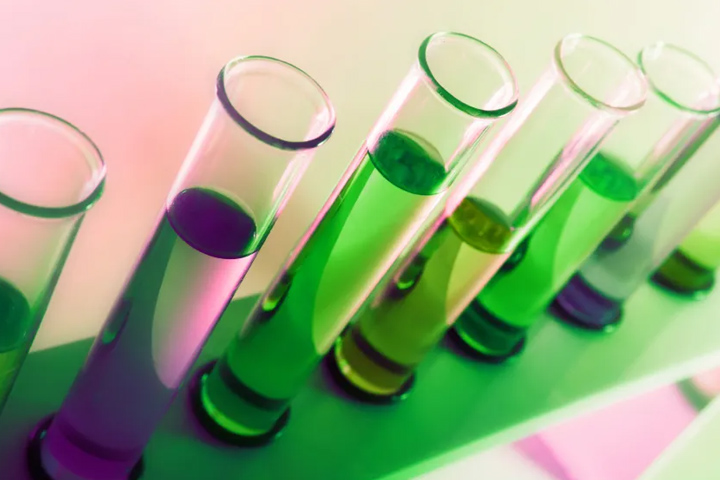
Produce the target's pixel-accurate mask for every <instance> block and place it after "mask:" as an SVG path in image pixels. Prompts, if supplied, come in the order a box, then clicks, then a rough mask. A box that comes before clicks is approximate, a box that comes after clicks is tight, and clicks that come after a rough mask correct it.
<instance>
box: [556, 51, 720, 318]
mask: <svg viewBox="0 0 720 480" xmlns="http://www.w3.org/2000/svg"><path fill="white" fill-rule="evenodd" d="M640 62H641V64H644V65H645V70H646V72H647V75H648V77H649V79H650V83H651V85H652V88H653V91H654V93H655V95H654V97H656V100H655V102H656V103H657V104H659V105H663V106H664V111H665V112H667V114H666V115H667V116H668V118H669V117H670V114H671V113H673V114H674V117H675V119H676V124H675V126H676V127H677V128H675V129H674V132H673V131H672V130H671V131H670V132H669V135H668V136H667V137H668V139H669V140H670V143H674V144H676V145H679V146H680V147H681V149H680V153H679V155H676V156H675V159H674V160H673V161H672V164H671V166H670V168H669V169H668V170H666V172H663V173H662V175H660V177H659V180H658V181H657V182H656V185H655V186H653V187H652V193H651V195H650V197H651V198H650V199H649V201H648V200H645V201H644V202H643V203H644V205H642V208H640V209H637V208H636V209H634V210H635V211H636V212H637V211H639V212H640V214H639V215H637V216H636V217H634V218H633V221H632V225H633V228H632V234H631V235H630V236H629V237H628V238H626V239H625V240H624V242H622V243H619V244H615V245H611V246H610V248H608V246H607V245H606V242H603V244H601V245H600V247H598V249H597V250H596V251H595V253H594V254H593V255H592V256H590V258H588V259H587V261H586V262H585V263H584V264H583V265H582V267H581V268H580V269H579V271H578V273H577V274H576V275H575V276H574V277H573V278H572V280H571V281H570V282H568V284H567V285H566V286H565V288H564V289H563V290H562V292H560V294H558V296H557V298H556V302H555V306H556V307H557V308H556V310H558V311H559V313H560V314H561V315H560V316H561V318H563V319H564V320H566V321H569V322H570V323H572V324H574V325H578V326H580V327H583V328H587V329H592V330H611V329H612V328H614V326H615V325H616V324H617V322H619V321H620V319H621V317H622V304H623V303H624V301H625V300H626V299H627V298H628V297H629V296H630V295H631V294H632V293H633V292H634V291H635V290H637V288H638V287H639V286H640V285H641V284H642V283H643V282H644V281H645V280H646V279H647V277H648V276H649V275H650V274H651V273H652V272H653V271H654V270H655V269H656V268H658V266H659V265H660V264H661V262H662V261H663V260H664V259H666V258H667V256H668V254H670V252H671V251H672V249H673V248H675V246H677V244H678V243H679V242H680V241H681V240H682V238H683V237H684V236H686V235H687V233H688V232H689V231H690V229H691V228H692V227H693V225H695V224H696V223H697V222H698V220H700V219H701V218H702V216H703V215H704V214H705V213H707V211H708V210H709V209H710V208H711V207H712V206H713V205H714V204H716V203H717V202H718V200H720V190H718V188H717V187H716V185H715V179H716V178H718V176H720V156H719V155H718V152H720V135H717V134H715V133H714V132H715V130H716V129H717V126H718V118H717V114H718V112H720V87H719V86H718V85H719V84H718V77H717V76H716V75H715V74H714V72H713V71H712V70H711V68H710V67H709V66H708V65H707V64H706V63H704V62H703V61H702V60H700V59H699V58H697V57H695V56H694V55H692V54H690V53H689V52H686V51H684V50H682V49H680V48H678V47H673V46H670V45H664V44H659V45H656V46H653V47H649V48H648V49H646V50H644V51H643V53H642V54H641V56H640ZM661 89H662V90H661ZM641 115H642V113H641ZM657 115H659V109H658V113H657ZM677 132H679V133H680V134H674V133H677ZM687 133H692V134H691V135H690V136H689V137H688V136H687V135H686V134H687ZM704 142H706V143H704ZM676 165H681V168H676ZM658 185H660V186H661V188H658ZM719 212H720V210H719ZM709 218H710V217H709ZM719 233H720V232H719ZM709 243H712V242H709ZM672 258H673V260H671V261H669V262H668V263H669V264H670V265H672V262H673V261H674V260H675V258H677V256H674V257H672ZM706 278H707V277H706Z"/></svg>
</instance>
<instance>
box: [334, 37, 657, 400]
mask: <svg viewBox="0 0 720 480" xmlns="http://www.w3.org/2000/svg"><path fill="white" fill-rule="evenodd" d="M645 90H646V85H645V79H644V78H643V76H642V74H641V73H640V72H639V70H638V69H637V68H636V66H635V65H633V63H632V61H630V60H629V59H628V58H627V57H625V56H624V55H623V54H621V53H620V52H618V51H617V50H615V49H614V48H613V47H611V46H609V45H607V44H605V43H604V42H602V41H599V40H596V39H594V38H592V37H586V36H579V35H571V36H568V37H565V38H564V39H563V40H562V41H560V42H559V43H558V44H557V46H556V49H555V55H554V57H553V58H552V62H551V65H550V68H549V69H547V70H546V71H545V72H544V74H543V75H541V77H540V78H539V79H538V81H537V82H536V83H535V86H534V87H533V89H532V90H531V91H530V92H529V93H528V94H527V96H525V97H524V98H523V99H522V100H521V101H520V104H519V105H518V107H517V109H516V110H515V112H514V113H513V115H512V116H511V117H510V119H508V121H507V122H506V123H505V125H504V126H503V128H502V130H500V132H498V133H497V135H496V136H495V137H494V138H493V140H492V142H491V143H490V145H489V146H488V147H487V149H486V150H484V151H483V155H482V157H481V158H480V160H479V161H478V164H477V166H476V168H475V170H474V171H473V172H472V173H470V174H469V175H468V176H467V177H466V178H464V179H463V181H462V182H460V184H459V185H458V187H457V188H456V189H454V190H453V192H452V193H451V194H450V196H449V198H448V201H447V205H446V208H445V210H444V212H443V214H442V215H441V216H440V217H439V218H438V219H437V220H436V221H435V223H434V225H433V226H432V227H431V228H430V229H429V230H428V231H427V232H426V233H425V234H424V235H423V236H422V237H421V238H420V240H419V241H418V242H416V243H415V244H414V245H413V248H412V249H411V251H410V253H409V254H408V255H407V256H405V257H404V258H403V259H402V260H401V261H400V262H398V266H397V267H396V268H393V269H391V270H390V272H389V274H388V275H387V276H386V278H385V279H384V281H383V282H382V283H381V284H380V285H379V286H378V288H377V289H376V291H375V293H374V294H373V296H372V297H371V298H370V300H369V301H368V303H367V304H366V305H365V307H364V308H362V309H361V310H360V312H359V313H358V316H357V320H356V321H355V322H354V323H353V325H352V326H351V327H350V329H349V330H348V331H346V332H345V333H344V334H343V336H342V337H340V339H339V340H338V342H337V343H336V344H335V348H334V357H333V360H334V362H333V363H332V364H331V365H333V366H334V367H335V368H334V369H333V371H334V372H335V378H336V379H337V380H339V382H340V385H341V386H343V387H344V388H345V389H346V390H347V391H348V392H349V393H351V394H353V395H354V396H356V397H358V398H360V399H363V400H366V401H370V402H387V401H391V400H395V399H398V398H402V397H403V396H404V395H405V393H406V392H408V391H409V390H408V389H409V386H410V385H411V382H412V381H413V376H414V372H415V370H416V368H417V366H418V365H419V364H420V362H421V361H422V360H423V358H425V356H426V354H427V353H428V352H429V351H430V349H432V348H433V347H434V346H435V345H436V344H437V343H438V342H439V341H440V340H441V339H442V337H443V336H444V335H445V333H446V331H447V329H448V328H450V326H451V325H452V324H453V322H454V321H455V320H456V319H457V317H458V316H459V315H460V314H461V313H462V311H463V310H464V309H465V307H467V306H468V304H469V303H470V302H471V301H472V299H473V298H474V297H475V296H476V295H477V294H478V292H479V291H480V290H481V289H482V288H483V286H484V285H485V284H486V283H487V281H488V280H489V279H490V278H491V277H492V275H493V274H494V273H495V272H496V271H497V270H498V269H499V268H500V267H501V265H503V262H504V261H506V260H509V255H510V252H512V251H513V250H514V249H516V250H517V252H519V253H520V254H522V251H523V249H522V248H521V247H520V246H519V245H521V244H522V245H526V244H525V243H524V242H523V239H524V238H525V236H526V235H527V233H528V231H530V230H531V229H532V227H533V226H534V225H535V224H536V223H537V222H538V220H539V219H540V218H541V217H542V215H543V214H544V213H545V212H546V211H547V210H548V208H549V207H550V206H551V205H552V204H553V202H554V201H555V200H556V199H557V198H558V197H559V195H560V194H561V193H562V192H563V190H564V189H565V188H566V187H567V186H568V185H569V184H570V182H571V181H572V180H573V179H574V178H575V177H576V176H577V174H578V172H579V171H580V170H581V167H582V166H583V165H584V164H585V163H586V162H587V161H588V160H589V159H590V157H591V155H592V152H593V151H594V150H595V148H596V146H597V144H598V143H599V142H600V141H601V140H602V139H603V137H605V135H607V133H608V132H609V131H611V130H612V129H613V128H614V126H615V124H616V123H617V122H618V120H619V119H621V118H623V117H625V116H626V115H627V114H629V113H631V112H633V111H634V110H636V109H637V108H640V106H641V105H642V104H643V101H644V97H645ZM521 256H522V255H520V257H521Z"/></svg>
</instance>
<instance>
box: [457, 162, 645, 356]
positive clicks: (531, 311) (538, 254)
mask: <svg viewBox="0 0 720 480" xmlns="http://www.w3.org/2000/svg"><path fill="white" fill-rule="evenodd" d="M619 164H620V162H617V161H613V159H611V158H609V157H607V156H605V155H603V154H602V153H599V154H597V155H596V156H595V158H593V159H592V160H591V162H590V163H589V164H588V166H587V167H585V169H584V170H583V171H582V173H581V174H580V176H579V177H578V178H577V179H576V180H575V181H574V182H573V183H572V184H571V185H570V187H569V188H568V189H567V190H566V191H565V192H564V193H563V194H562V195H561V196H560V198H559V199H558V200H557V202H556V203H555V204H554V205H553V206H552V207H551V208H550V210H549V211H548V213H547V214H546V215H545V216H544V217H543V219H542V220H541V221H540V222H539V223H538V225H537V226H536V228H535V229H534V231H533V233H532V239H531V241H530V242H529V244H528V249H527V252H526V253H525V256H524V258H523V259H522V261H521V262H520V263H519V264H518V265H516V266H515V268H513V269H512V270H511V271H509V272H499V273H498V274H497V275H496V276H495V277H494V278H493V279H492V280H491V281H490V282H489V283H488V284H487V286H486V287H485V288H484V289H483V290H482V292H481V293H480V295H479V296H478V300H479V302H480V304H481V305H482V308H484V310H486V311H487V312H489V313H490V314H491V315H492V316H494V317H495V320H496V321H499V322H502V323H504V324H506V325H509V326H511V327H515V328H521V329H524V328H527V327H529V326H530V325H531V324H532V323H533V321H534V320H535V319H536V318H537V317H538V315H539V314H540V312H541V311H542V310H543V309H545V308H546V307H547V306H548V304H549V303H550V301H551V300H552V298H553V297H554V295H555V294H556V293H557V292H558V290H559V289H560V288H562V287H563V285H564V284H565V283H566V282H567V281H568V280H569V278H570V276H571V275H572V274H573V273H574V272H575V270H576V269H577V268H578V267H579V266H580V264H581V263H582V262H583V261H584V260H585V259H586V258H587V257H588V256H589V255H590V254H591V253H592V252H593V251H594V250H595V248H596V247H597V246H598V245H599V243H600V242H601V241H602V239H603V238H604V237H605V236H606V235H607V233H608V232H609V231H610V230H611V229H612V227H613V226H614V225H615V224H616V223H617V222H618V221H619V220H620V218H621V217H622V215H623V214H624V213H625V211H626V209H627V207H628V205H629V203H630V202H631V201H632V200H633V199H634V198H635V197H636V196H637V193H638V188H637V185H636V182H635V180H634V179H633V177H632V176H631V175H630V174H628V173H627V172H625V171H624V170H623V169H622V168H621V167H619V166H618V165H619ZM477 318H479V317H478V316H476V315H475V316H472V317H471V316H463V317H462V318H461V319H460V320H459V321H458V322H457V324H456V331H457V332H458V334H460V335H461V337H464V338H466V340H468V339H469V340H471V341H473V342H475V343H477V344H478V345H481V344H482V339H481V338H474V337H477V336H478V334H474V333H473V332H479V331H480V330H478V327H477V326H475V325H473V323H475V322H476V320H473V319H477ZM486 327H487V326H483V329H484V328H486ZM516 341H517V336H516V335H515V336H514V337H513V338H512V339H509V340H508V344H507V345H504V346H503V347H498V348H499V350H506V351H495V352H492V353H493V354H498V355H499V354H504V353H508V351H509V349H511V348H512V347H513V346H514V344H515V342H516ZM468 343H470V342H468Z"/></svg>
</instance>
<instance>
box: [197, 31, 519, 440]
mask: <svg viewBox="0 0 720 480" xmlns="http://www.w3.org/2000/svg"><path fill="white" fill-rule="evenodd" d="M517 96H518V92H517V86H516V83H515V79H514V76H513V74H512V72H511V70H510V68H509V66H508V65H507V64H506V62H505V60H504V59H503V58H502V57H501V56H500V54H498V53H497V52H496V51H495V50H494V49H492V48H491V47H489V46H488V45H486V44H484V43H482V42H480V41H478V40H476V39H474V38H471V37H468V36H465V35H462V34H458V33H436V34H434V35H431V36H430V37H428V38H427V39H426V40H425V41H424V42H423V43H422V45H421V46H420V49H419V56H418V59H417V62H416V63H415V64H414V65H413V66H412V68H411V70H410V72H409V74H408V75H407V76H406V77H405V79H404V81H403V82H402V83H401V85H400V87H399V88H398V90H397V91H396V93H395V95H394V96H393V98H392V100H391V101H390V104H389V105H388V107H386V109H385V111H384V112H383V114H382V115H381V117H380V119H379V120H378V122H377V123H376V124H375V126H374V127H373V129H372V131H371V133H370V135H369V136H368V138H367V140H366V143H365V145H363V147H362V148H361V150H360V151H359V152H358V153H357V155H356V156H355V158H354V159H353V161H352V162H351V164H350V166H349V168H348V169H347V171H346V172H345V175H344V176H343V178H342V179H341V181H340V183H339V185H338V186H337V187H336V188H335V190H334V191H333V193H332V194H331V196H330V198H329V199H328V200H327V202H326V203H325V205H324V206H323V208H322V210H321V212H320V213H319V215H318V216H317V217H316V219H315V221H314V222H313V224H312V226H311V227H310V229H309V230H308V231H307V232H306V234H305V235H304V236H303V238H302V239H301V241H300V243H299V245H298V246H297V247H296V248H295V249H294V250H293V252H292V253H291V255H290V258H289V259H288V260H287V262H286V263H285V265H284V267H283V268H282V270H281V271H280V272H279V274H278V275H277V277H276V278H275V280H274V281H273V283H272V284H271V286H270V288H269V289H268V291H267V292H266V293H265V294H264V295H263V296H262V297H261V299H260V301H259V302H258V304H257V305H256V306H255V308H254V310H253V311H252V313H251V314H250V319H249V321H248V323H247V324H246V326H245V328H244V330H243V331H242V332H240V333H239V335H238V336H237V337H236V338H235V339H234V340H233V341H232V342H231V344H230V346H229V348H228V349H227V350H226V351H225V353H224V354H223V355H222V356H221V358H220V359H219V360H218V362H217V364H216V366H215V367H214V368H212V370H210V368H211V367H208V368H207V369H205V370H203V371H201V372H199V375H198V377H197V379H198V382H197V383H198V388H197V389H195V393H194V399H195V400H194V405H195V413H196V415H197V416H198V418H199V419H200V421H201V422H202V423H203V424H204V425H205V426H206V428H207V429H208V431H209V432H211V433H212V434H213V435H215V436H216V437H217V438H220V439H222V440H225V441H227V442H229V443H234V444H238V445H247V444H259V443H264V442H267V441H269V440H270V439H272V438H274V437H275V436H276V434H277V433H279V431H281V429H282V427H283V425H284V424H285V423H286V421H287V418H288V412H289V410H288V405H289V402H290V401H291V399H292V398H293V397H294V396H295V395H296V394H297V392H298V391H299V390H300V388H301V387H302V385H304V384H305V382H306V381H307V378H308V377H309V375H310V373H311V372H312V370H313V369H314V368H315V367H316V365H317V364H318V362H319V361H320V359H321V358H322V357H323V355H325V354H326V353H327V352H328V350H329V349H330V347H331V346H332V343H333V341H334V340H335V338H336V337H337V335H338V334H339V333H340V331H341V330H342V329H343V328H344V327H345V325H346V324H347V322H348V321H349V320H350V318H351V317H352V315H353V314H354V313H355V311H356V309H357V308H358V307H359V306H360V305H361V304H362V302H363V301H364V300H365V298H366V297H367V295H368V294H369V293H370V291H371V290H372V288H373V287H374V286H375V285H376V284H377V282H378V281H379V280H380V278H381V277H382V275H383V274H384V273H385V271H386V270H387V268H388V267H389V266H390V265H391V264H392V262H393V261H394V260H395V259H396V258H397V257H398V256H399V255H400V253H401V251H402V250H403V249H404V248H405V247H406V246H407V244H408V243H409V242H410V241H411V239H412V238H413V236H414V235H416V233H417V231H418V230H419V228H420V227H421V225H423V224H424V222H425V221H426V219H427V217H428V216H429V215H430V213H431V212H432V211H433V209H434V207H435V206H436V205H437V204H438V202H439V201H440V199H441V197H442V194H443V193H444V192H445V190H446V189H447V188H448V186H449V185H450V184H451V183H452V182H453V180H454V179H455V177H456V176H457V174H458V172H459V171H460V170H461V168H462V167H463V165H464V164H465V162H466V160H467V159H468V157H469V154H470V153H471V152H472V151H473V149H474V148H475V146H476V145H477V143H478V141H479V139H480V137H481V135H482V134H483V133H484V132H485V131H486V130H487V128H488V127H489V126H490V125H491V124H492V123H493V122H495V121H496V120H497V118H499V117H501V116H502V115H505V114H507V113H508V112H510V111H511V110H512V109H513V108H514V107H515V104H516V103H517Z"/></svg>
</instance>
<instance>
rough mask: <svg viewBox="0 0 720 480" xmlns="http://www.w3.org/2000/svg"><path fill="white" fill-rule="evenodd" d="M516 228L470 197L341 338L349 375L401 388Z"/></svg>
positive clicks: (364, 383) (388, 390) (369, 385)
mask: <svg viewBox="0 0 720 480" xmlns="http://www.w3.org/2000/svg"><path fill="white" fill-rule="evenodd" d="M512 233H513V229H512V227H511V225H510V222H509V221H508V219H507V218H506V217H505V215H504V214H503V213H502V212H501V211H499V210H498V209H497V208H496V207H494V206H493V205H491V204H488V203H486V202H484V201H481V200H477V199H474V198H470V197H468V198H465V199H464V200H463V202H462V203H461V204H460V205H459V206H458V208H457V209H456V210H455V212H454V213H453V215H451V216H450V217H449V218H448V220H447V221H446V222H445V223H443V224H442V225H441V226H440V228H439V229H438V230H437V231H436V232H435V234H434V235H433V236H432V237H431V239H430V240H429V241H428V242H427V243H426V244H425V246H424V247H423V248H422V249H421V250H420V251H419V252H418V253H417V254H416V255H415V256H414V257H413V258H412V260H411V261H409V262H408V263H406V267H404V268H403V270H402V271H401V272H400V273H399V275H396V277H395V278H396V280H391V281H390V282H389V284H388V286H386V287H385V288H384V290H383V291H382V293H381V294H380V295H379V296H378V297H377V298H375V299H374V300H373V301H372V303H371V304H370V305H369V306H368V307H367V308H365V309H363V310H362V311H361V313H360V315H359V318H358V321H357V322H356V323H355V324H354V325H353V327H352V329H351V330H350V331H348V332H347V333H346V334H345V335H343V337H342V338H341V340H340V342H338V344H337V346H336V349H335V355H336V359H337V362H338V364H339V365H340V369H341V371H342V372H343V374H344V375H345V376H346V378H347V379H348V380H349V381H351V382H352V383H353V384H355V385H356V386H357V387H359V388H361V389H363V390H365V391H367V392H370V393H374V394H380V395H387V394H392V393H394V392H396V391H398V390H399V389H400V388H401V387H402V386H403V384H404V383H405V382H406V381H407V380H408V379H409V377H410V376H411V375H412V372H413V371H414V370H415V368H416V366H417V365H418V364H419V363H420V362H421V361H422V359H423V358H424V357H425V355H426V354H427V353H428V352H429V351H430V350H431V349H432V348H433V347H434V346H435V345H436V344H437V343H438V342H439V341H440V339H441V338H442V337H443V335H444V334H445V332H446V331H447V329H448V328H449V327H450V325H451V324H452V322H453V320H454V319H455V318H457V316H458V315H459V313H460V312H461V311H462V309H463V308H464V307H465V306H466V305H467V304H468V303H469V302H470V301H471V300H472V298H473V297H474V295H475V294H477V292H478V291H479V289H480V288H482V285H484V284H485V283H486V282H487V281H488V280H489V279H490V277H491V276H492V274H493V273H494V272H495V271H496V270H497V269H498V268H499V267H500V265H501V264H502V262H503V260H504V259H505V258H507V256H508V244H509V241H510V238H511V236H512ZM413 276H414V278H412V277H413Z"/></svg>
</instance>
